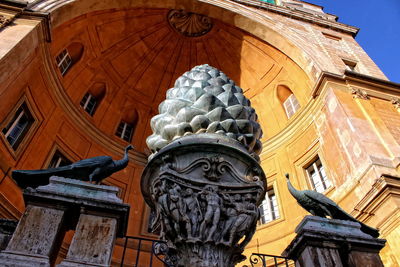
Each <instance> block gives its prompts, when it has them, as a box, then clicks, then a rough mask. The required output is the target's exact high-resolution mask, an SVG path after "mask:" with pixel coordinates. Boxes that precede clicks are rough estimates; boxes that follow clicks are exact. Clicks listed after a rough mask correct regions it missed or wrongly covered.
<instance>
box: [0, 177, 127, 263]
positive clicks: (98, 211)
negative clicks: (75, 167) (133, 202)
mask: <svg viewBox="0 0 400 267" xmlns="http://www.w3.org/2000/svg"><path fill="white" fill-rule="evenodd" d="M117 193H118V188H116V187H110V186H104V185H94V184H90V183H86V182H82V181H78V180H73V179H67V178H62V177H54V176H53V177H51V178H50V183H49V184H48V185H46V186H40V187H38V188H36V189H32V188H28V189H26V190H25V191H24V200H25V203H26V206H27V208H26V210H25V212H24V214H23V216H22V218H21V220H20V222H19V224H18V226H17V228H16V230H15V232H14V234H13V236H12V238H11V240H10V242H9V244H8V246H7V248H6V249H5V250H4V251H2V252H1V253H0V266H50V265H52V264H53V263H54V261H55V259H56V257H57V254H58V250H59V248H60V246H61V242H62V239H63V237H64V234H65V232H66V231H67V230H74V229H75V228H76V231H75V235H74V237H73V241H72V244H71V246H70V250H69V251H68V255H67V259H66V260H64V261H63V262H62V263H61V264H60V265H59V266H78V265H79V266H85V265H87V264H90V266H109V265H110V261H111V254H112V250H113V246H114V240H115V237H116V236H120V237H122V236H124V235H125V230H126V224H127V219H128V214H129V205H126V204H123V203H122V200H121V199H119V198H118V197H117Z"/></svg>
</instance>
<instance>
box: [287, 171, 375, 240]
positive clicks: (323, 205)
mask: <svg viewBox="0 0 400 267" xmlns="http://www.w3.org/2000/svg"><path fill="white" fill-rule="evenodd" d="M285 176H286V179H287V185H288V188H289V192H290V194H292V196H293V197H294V198H295V199H296V200H297V202H298V203H299V204H300V206H301V207H303V208H304V209H305V210H306V211H308V212H309V213H311V214H312V215H314V216H319V217H327V216H329V217H331V218H332V219H339V220H345V221H352V222H357V223H359V224H360V225H361V228H360V229H361V231H363V232H364V233H366V234H369V235H370V236H372V237H378V236H379V232H378V230H377V229H375V228H372V227H370V226H368V225H365V224H364V223H362V222H360V221H359V220H357V219H355V218H354V217H353V216H351V215H350V214H348V213H347V212H345V211H344V210H343V209H341V208H340V207H339V206H338V204H336V203H335V202H334V201H332V200H331V199H329V198H328V197H326V196H325V195H323V194H321V193H318V192H316V191H313V190H302V191H299V190H296V189H295V188H294V187H293V185H292V183H291V182H290V180H289V174H286V175H285Z"/></svg>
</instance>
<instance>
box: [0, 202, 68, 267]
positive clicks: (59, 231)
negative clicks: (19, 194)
mask: <svg viewBox="0 0 400 267" xmlns="http://www.w3.org/2000/svg"><path fill="white" fill-rule="evenodd" d="M64 215H65V210H59V209H53V208H49V207H36V206H32V205H28V207H27V208H26V210H25V213H24V215H23V216H22V218H21V220H20V222H19V224H18V226H17V229H16V230H15V232H14V234H13V236H12V238H11V240H10V242H9V244H8V246H7V248H6V249H5V250H4V251H3V252H2V253H0V265H2V266H20V265H21V264H27V266H35V265H36V264H40V265H43V266H49V265H50V262H51V261H52V260H53V259H54V255H52V253H53V252H57V251H58V248H57V241H58V239H59V238H60V237H61V236H62V235H63V233H64V232H63V230H64V229H63V228H62V224H63V220H64ZM24 256H28V258H24Z"/></svg>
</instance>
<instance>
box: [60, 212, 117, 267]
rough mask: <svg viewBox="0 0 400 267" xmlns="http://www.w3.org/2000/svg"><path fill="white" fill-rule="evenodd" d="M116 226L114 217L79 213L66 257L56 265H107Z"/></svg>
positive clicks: (63, 266) (64, 266) (109, 259)
mask: <svg viewBox="0 0 400 267" xmlns="http://www.w3.org/2000/svg"><path fill="white" fill-rule="evenodd" d="M116 227H117V220H116V219H115V218H106V217H103V216H95V215H89V214H81V216H80V217H79V222H78V226H77V227H76V231H75V235H74V238H73V239H72V243H71V245H70V247H69V250H68V254H67V258H66V259H65V260H64V261H63V262H62V263H61V264H59V265H58V267H66V266H109V265H110V261H111V256H112V251H113V247H114V241H115V238H116Z"/></svg>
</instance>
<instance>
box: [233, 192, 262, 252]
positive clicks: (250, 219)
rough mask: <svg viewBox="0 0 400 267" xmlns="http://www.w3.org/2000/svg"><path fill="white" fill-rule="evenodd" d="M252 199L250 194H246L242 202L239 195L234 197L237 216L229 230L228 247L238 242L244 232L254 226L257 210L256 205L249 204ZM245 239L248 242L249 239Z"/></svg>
mask: <svg viewBox="0 0 400 267" xmlns="http://www.w3.org/2000/svg"><path fill="white" fill-rule="evenodd" d="M252 199H253V197H252V196H251V194H247V195H246V196H245V197H244V200H242V197H241V196H240V195H239V197H235V209H236V212H237V214H238V215H237V219H236V220H235V222H234V224H233V226H232V228H231V229H230V235H229V241H228V242H227V244H228V245H233V244H235V243H236V242H237V241H239V240H240V239H241V238H242V236H243V235H244V234H245V233H246V231H248V229H249V227H250V226H251V225H253V224H254V221H255V220H257V217H258V210H257V207H256V205H254V204H253V203H251V200H252ZM246 202H247V203H246ZM253 234H254V233H253ZM246 239H248V240H250V239H251V237H250V238H249V237H248V236H246Z"/></svg>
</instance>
